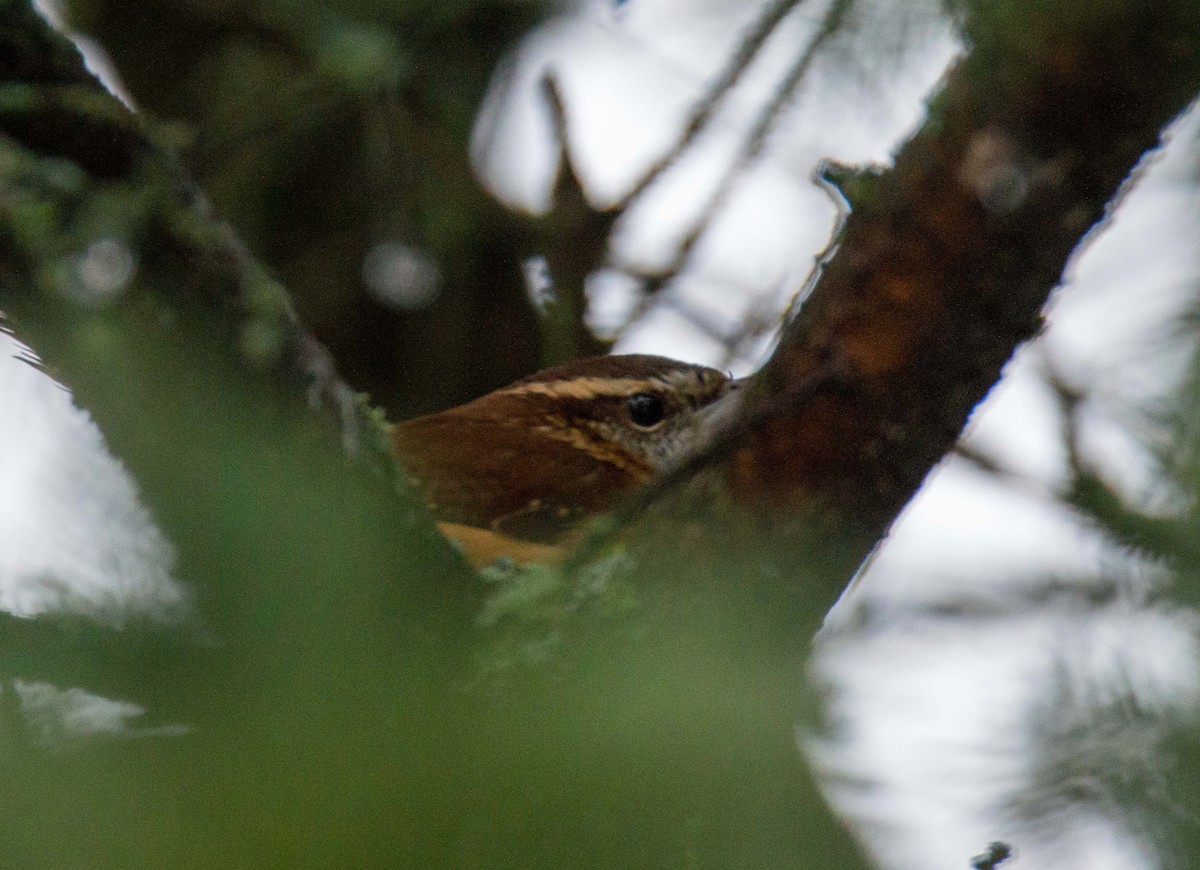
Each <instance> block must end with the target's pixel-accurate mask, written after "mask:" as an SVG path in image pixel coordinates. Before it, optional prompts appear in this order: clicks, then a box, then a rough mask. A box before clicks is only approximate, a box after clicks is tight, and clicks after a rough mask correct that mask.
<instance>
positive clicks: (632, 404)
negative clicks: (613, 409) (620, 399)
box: [625, 393, 667, 429]
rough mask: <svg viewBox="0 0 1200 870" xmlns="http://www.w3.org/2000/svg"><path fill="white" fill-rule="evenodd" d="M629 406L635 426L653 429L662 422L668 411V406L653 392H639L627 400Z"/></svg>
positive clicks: (630, 417)
mask: <svg viewBox="0 0 1200 870" xmlns="http://www.w3.org/2000/svg"><path fill="white" fill-rule="evenodd" d="M625 406H626V407H627V408H629V419H630V420H632V421H633V423H634V425H635V426H641V427H642V428H643V429H652V428H654V427H655V426H657V425H658V424H659V423H661V422H662V419H663V417H664V416H666V413H667V406H666V405H664V404H663V400H662V398H661V397H659V396H655V395H653V394H651V393H637V394H635V395H632V396H630V397H629V398H628V399H626V400H625Z"/></svg>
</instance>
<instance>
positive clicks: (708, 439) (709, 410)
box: [696, 378, 750, 452]
mask: <svg viewBox="0 0 1200 870" xmlns="http://www.w3.org/2000/svg"><path fill="white" fill-rule="evenodd" d="M748 383H750V378H739V379H738V380H731V381H729V382H728V383H727V384H726V385H725V390H724V392H723V393H722V394H721V395H720V396H719V397H717V398H716V399H714V400H713V401H711V402H709V403H708V404H707V405H705V406H704V407H703V408H701V409H700V410H699V411H698V412H697V414H696V428H697V430H698V435H699V437H698V438H697V439H696V450H697V452H699V451H703V450H705V449H707V448H708V447H709V445H711V444H712V443H713V442H714V441H715V440H716V439H718V438H720V437H721V436H722V435H724V434H725V433H726V432H728V431H729V430H730V429H732V428H733V426H734V425H735V424H736V423H737V421H738V419H739V418H740V417H741V410H742V405H743V404H744V402H745V397H746V391H745V387H746V385H747V384H748Z"/></svg>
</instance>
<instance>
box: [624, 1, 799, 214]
mask: <svg viewBox="0 0 1200 870" xmlns="http://www.w3.org/2000/svg"><path fill="white" fill-rule="evenodd" d="M799 3H800V0H774V2H772V3H770V4H769V5H768V6H767V8H766V9H765V10H764V12H763V15H762V17H761V18H760V19H759V20H758V22H757V23H756V24H755V25H754V27H753V28H752V29H751V30H750V31H749V32H748V33H747V34H746V36H745V38H744V39H743V40H742V42H741V44H740V45H738V47H737V50H736V51H735V52H734V53H733V56H732V57H731V58H730V59H729V63H728V65H727V66H726V67H725V69H724V70H722V71H721V74H720V75H719V76H717V77H716V79H714V80H713V83H712V84H711V85H710V86H709V89H708V93H706V94H705V95H704V96H703V97H701V98H700V100H699V101H698V102H697V103H696V106H695V107H694V108H693V109H692V114H691V116H690V117H689V118H688V121H687V125H686V126H685V127H684V128H683V133H681V134H680V136H679V139H678V140H676V142H675V145H674V146H673V147H672V148H671V150H669V151H668V152H667V153H665V154H663V155H662V157H660V158H659V159H658V160H656V161H655V162H654V163H652V164H651V165H650V167H649V168H648V169H647V170H646V172H645V173H644V174H643V175H642V177H641V179H639V180H638V182H637V183H636V184H635V185H634V186H633V187H632V188H631V189H630V190H629V192H627V193H626V194H625V196H623V197H622V198H621V199H620V201H618V202H617V203H616V204H615V205H614V206H613V207H612V210H613V211H615V212H623V211H625V210H627V209H628V208H629V206H630V205H631V204H632V203H633V201H634V200H635V199H637V198H638V197H639V196H641V195H642V194H643V193H645V192H646V189H647V188H649V187H650V185H652V184H653V183H654V182H655V181H657V180H658V178H659V177H660V176H661V175H662V174H663V173H664V172H665V171H666V170H668V169H669V168H671V166H672V165H673V164H674V163H675V162H676V161H677V160H678V159H679V158H680V157H681V156H683V153H684V152H685V151H687V149H688V148H690V147H691V145H692V143H693V142H694V141H695V140H696V137H697V136H699V135H700V132H701V131H702V130H703V129H704V127H705V126H706V125H707V124H708V122H709V120H711V118H712V115H713V112H714V111H716V107H717V103H719V102H720V101H721V98H722V97H724V96H725V94H727V93H728V92H729V91H730V89H732V88H733V86H734V85H736V84H737V82H738V80H739V79H740V78H741V77H742V74H743V73H744V72H745V71H746V68H747V67H749V66H750V63H751V61H753V60H754V57H755V55H757V54H758V51H759V49H760V48H762V47H763V44H764V43H765V42H766V41H767V39H768V38H770V36H771V34H772V33H774V32H775V28H776V27H778V26H779V23H780V22H781V21H783V19H784V18H786V17H787V16H788V13H790V12H791V11H792V10H793V9H794V8H795V7H796V6H797V5H798V4H799Z"/></svg>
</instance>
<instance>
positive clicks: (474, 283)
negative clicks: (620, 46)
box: [67, 0, 542, 417]
mask: <svg viewBox="0 0 1200 870" xmlns="http://www.w3.org/2000/svg"><path fill="white" fill-rule="evenodd" d="M67 5H68V9H69V16H70V21H71V24H72V26H74V27H78V28H79V29H81V30H82V31H83V32H86V33H88V34H90V35H92V36H94V37H95V38H96V39H98V40H99V41H100V43H101V44H102V45H103V46H104V48H105V49H106V50H107V51H108V52H109V54H110V55H111V57H112V58H113V60H114V62H115V64H116V67H117V69H118V70H119V73H120V76H121V78H122V80H123V81H124V83H125V85H126V86H127V87H128V89H129V91H130V92H131V94H132V96H133V98H134V100H135V101H136V103H137V104H138V106H139V107H140V108H141V109H142V110H144V111H145V112H147V113H149V114H150V115H151V116H153V117H156V118H158V119H160V120H162V121H165V122H168V123H169V124H170V125H171V129H172V130H173V132H174V135H175V136H177V137H178V138H179V140H180V142H181V144H182V145H183V147H182V157H183V161H184V164H185V166H186V167H187V169H188V171H189V173H190V174H191V175H192V177H194V178H195V179H196V180H197V181H198V183H199V184H200V185H201V187H203V189H204V190H205V192H206V194H207V195H208V196H209V197H210V198H211V199H212V201H213V203H214V204H215V206H216V207H217V210H218V211H219V212H220V213H221V214H222V215H223V216H224V217H226V218H227V219H229V220H230V221H231V222H232V223H233V224H234V226H235V227H236V228H237V230H238V232H239V234H240V235H241V236H242V238H243V239H245V240H246V242H247V243H248V244H249V245H250V247H251V249H252V250H253V251H254V253H255V254H256V256H258V257H260V258H261V259H262V260H263V261H264V262H265V263H266V264H267V265H268V266H269V267H270V268H271V269H272V270H274V271H275V273H276V274H278V275H279V276H280V278H281V279H282V280H283V282H284V283H285V284H286V285H287V286H288V287H289V288H290V290H291V292H292V294H293V296H294V298H295V301H296V305H297V308H298V311H299V313H300V315H301V318H302V320H303V321H304V323H305V324H306V325H307V327H308V328H309V329H310V330H311V331H312V332H313V334H314V335H315V336H316V337H317V338H318V339H320V340H321V341H323V342H325V344H326V345H327V346H328V347H329V348H330V349H331V351H332V352H333V354H334V356H335V358H336V359H337V360H338V363H339V367H340V369H341V372H342V374H343V376H344V377H346V378H347V380H348V381H349V382H350V383H351V384H352V385H353V386H354V387H355V388H356V389H358V390H361V391H364V392H367V393H369V394H370V395H371V398H372V400H373V401H374V402H375V403H376V404H379V405H381V406H383V407H384V408H387V409H388V410H389V411H390V412H391V413H392V415H393V416H394V417H400V416H410V415H412V414H414V413H417V412H427V411H430V410H434V409H439V408H442V407H446V406H449V405H453V404H457V403H459V402H462V401H465V400H467V399H469V398H473V397H475V396H477V395H480V394H482V393H484V392H487V391H488V390H490V389H492V388H494V387H496V386H499V385H501V384H503V383H507V382H508V381H511V380H514V379H515V378H517V377H519V376H521V375H524V374H526V373H528V372H529V371H530V370H532V369H533V368H536V367H537V365H536V364H537V362H538V359H539V356H538V354H539V348H538V346H537V339H538V333H537V321H536V317H535V315H534V313H533V311H532V309H531V307H530V305H529V303H528V301H527V299H526V295H525V291H524V286H523V283H522V277H521V269H520V265H521V261H522V259H523V258H524V257H527V256H529V255H531V254H533V253H535V251H534V249H533V245H534V240H533V237H532V234H531V227H530V226H529V225H528V222H526V221H525V220H523V219H521V218H520V217H518V216H514V215H512V214H510V213H508V212H507V211H506V210H504V209H503V208H501V207H500V206H499V205H498V204H496V203H495V202H494V201H492V200H491V199H490V198H489V197H488V196H487V195H486V193H485V192H484V191H483V190H482V188H481V187H480V185H479V184H478V182H477V181H476V180H475V177H474V175H473V174H472V171H471V168H470V166H469V164H468V160H467V140H468V137H469V134H470V130H471V124H472V121H473V119H474V113H475V110H476V108H477V107H478V105H479V102H480V100H481V98H482V95H483V91H484V88H485V87H486V85H487V83H488V79H489V77H490V76H491V74H492V71H493V69H494V68H495V66H496V64H497V62H498V61H499V60H500V58H501V57H502V56H503V54H504V52H505V51H506V50H508V49H511V48H512V47H513V46H514V44H515V42H516V40H517V38H518V37H519V36H520V35H521V34H522V33H524V32H525V31H526V30H528V29H529V28H530V27H531V26H533V25H534V24H535V23H536V22H537V20H538V18H539V17H540V15H541V14H542V4H541V3H537V2H530V0H522V2H513V0H486V2H435V3H430V2H380V0H335V2H321V3H313V2H297V0H267V2H252V3H231V2H211V0H148V2H138V3H133V4H130V3H122V2H114V0H71V2H69V3H68V4H67ZM381 242H384V243H386V242H400V243H402V244H404V245H407V246H409V247H411V248H413V249H416V250H419V251H422V252H424V253H426V254H428V255H429V256H430V257H431V258H432V260H433V262H434V263H436V266H437V269H438V272H439V273H440V278H441V281H440V292H439V293H438V294H437V296H436V297H435V298H434V299H432V300H431V301H430V303H429V304H428V305H427V306H425V307H421V308H418V309H416V310H407V311H406V310H403V309H398V308H396V307H394V306H389V305H386V304H382V303H381V302H380V301H378V299H377V297H375V296H372V295H371V293H369V292H368V288H367V285H366V284H365V282H364V280H363V266H364V258H365V257H367V255H368V252H369V251H370V250H371V249H372V247H373V246H374V245H376V244H378V243H381Z"/></svg>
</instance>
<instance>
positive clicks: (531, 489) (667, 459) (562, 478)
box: [392, 354, 736, 565]
mask: <svg viewBox="0 0 1200 870" xmlns="http://www.w3.org/2000/svg"><path fill="white" fill-rule="evenodd" d="M734 386H736V382H733V381H730V380H729V379H728V378H727V377H726V376H725V375H723V374H722V373H721V372H719V371H716V370H715V369H710V368H707V367H705V366H698V365H692V364H689V363H682V362H677V361H676V360H671V359H667V358H665V357H658V356H647V355H641V354H630V355H625V356H603V357H591V358H588V359H581V360H576V361H574V362H570V363H567V364H565V365H561V366H555V367H554V368H550V369H545V370H544V371H540V372H537V373H536V374H533V375H530V376H529V377H527V378H523V379H521V380H519V381H516V382H515V383H513V384H510V385H509V386H507V387H503V388H501V389H499V390H496V391H495V392H492V393H489V394H487V395H486V396H483V397H481V398H479V399H476V400H474V401H472V402H468V403H467V404H465V405H460V406H458V407H456V408H451V409H450V410H448V411H442V412H441V413H438V414H431V415H429V416H426V417H418V418H417V419H414V420H409V421H406V422H403V423H399V424H396V425H395V426H393V427H392V436H393V443H394V445H395V448H396V452H397V455H398V456H399V458H400V460H401V462H403V463H404V465H405V466H406V467H407V468H408V470H409V471H410V472H411V474H412V477H413V480H414V482H415V484H416V485H417V488H418V490H419V491H420V493H421V495H422V497H423V498H424V499H425V501H426V503H427V504H428V506H429V509H430V511H431V512H432V513H433V515H434V517H435V518H436V519H437V520H438V521H439V527H440V528H441V529H442V531H443V533H445V534H446V535H447V536H448V537H451V538H453V539H454V540H456V541H457V542H458V543H459V544H460V545H461V546H462V547H463V548H464V550H465V551H466V552H467V556H468V558H469V559H470V560H471V561H472V563H474V564H476V565H480V564H486V563H487V562H490V561H492V560H494V559H495V558H498V557H500V556H509V557H510V558H512V559H514V560H515V561H518V562H527V561H552V560H553V559H554V558H555V557H556V556H557V555H558V553H559V552H560V550H561V549H562V548H563V546H564V545H565V544H569V543H570V542H571V541H572V540H573V533H574V532H575V531H576V530H577V529H578V528H579V526H580V524H581V523H582V522H583V521H584V520H586V519H587V518H589V517H592V516H595V515H597V514H601V513H604V512H606V511H609V510H611V509H612V508H613V507H614V506H615V505H616V504H617V503H618V501H619V500H620V499H621V498H622V496H624V495H625V494H626V493H627V492H629V490H631V489H633V488H634V487H636V486H639V485H641V484H643V483H645V482H646V481H647V480H649V479H650V478H651V477H653V476H654V475H656V474H659V473H662V472H663V471H665V470H667V469H669V468H670V467H671V466H672V465H674V464H675V463H676V462H678V461H679V459H680V458H681V457H682V456H684V455H686V454H687V453H688V452H689V451H691V450H694V449H696V448H697V447H698V446H699V445H700V444H701V443H702V442H703V440H704V438H705V437H706V433H707V432H708V430H709V429H710V428H711V427H710V426H709V425H708V423H709V421H710V420H711V419H712V418H713V414H712V411H713V409H714V408H715V407H716V405H718V404H720V403H719V402H718V400H719V399H721V398H722V397H724V396H726V395H728V394H730V393H731V390H732V387H734Z"/></svg>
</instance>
